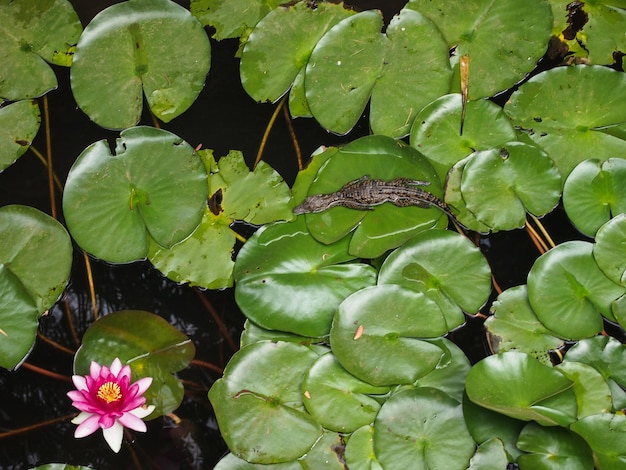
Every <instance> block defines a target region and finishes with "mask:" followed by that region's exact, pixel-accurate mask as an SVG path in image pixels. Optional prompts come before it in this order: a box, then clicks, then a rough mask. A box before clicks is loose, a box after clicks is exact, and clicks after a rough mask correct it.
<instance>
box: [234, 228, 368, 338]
mask: <svg viewBox="0 0 626 470" xmlns="http://www.w3.org/2000/svg"><path fill="white" fill-rule="evenodd" d="M353 259H354V256H352V255H350V254H348V240H347V239H346V240H343V241H340V242H338V243H334V244H332V245H324V244H322V243H319V242H318V241H316V240H315V239H314V238H313V237H311V235H310V234H309V232H308V230H307V229H306V225H305V223H304V218H303V217H298V218H297V219H296V221H295V222H292V223H275V224H272V225H266V226H265V227H263V228H261V229H260V230H258V231H257V232H256V233H255V234H254V235H253V236H252V237H251V238H250V239H249V240H248V241H247V242H246V243H245V244H244V246H243V248H242V249H241V251H240V252H239V254H238V255H237V260H236V262H235V270H234V277H235V299H236V301H237V304H238V305H239V307H240V308H241V310H242V311H243V313H244V314H245V315H246V316H247V317H248V318H250V320H252V321H253V322H254V323H256V324H257V325H259V326H261V327H263V328H266V329H270V330H280V331H287V332H290V333H295V334H298V335H302V336H312V337H320V336H326V335H327V334H328V332H329V331H330V325H331V322H332V318H333V315H334V313H335V310H336V309H337V306H338V305H339V304H340V303H341V301H343V299H345V298H346V297H347V296H348V295H350V294H351V293H352V292H355V291H357V290H359V289H361V288H363V287H366V286H370V285H373V284H374V283H375V282H376V271H375V270H374V269H373V268H372V267H371V266H369V265H366V264H362V263H355V262H352V263H348V261H351V260H353Z"/></svg>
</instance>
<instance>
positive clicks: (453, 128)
mask: <svg viewBox="0 0 626 470" xmlns="http://www.w3.org/2000/svg"><path fill="white" fill-rule="evenodd" d="M462 119H463V109H462V98H461V95H460V94H451V95H445V96H442V97H440V98H437V99H436V100H435V101H433V102H432V103H429V104H428V105H426V106H424V107H423V108H422V110H421V111H420V112H419V114H418V115H417V117H416V118H415V121H414V123H413V127H411V147H413V148H415V149H417V150H419V151H420V152H421V153H422V154H424V156H425V157H426V158H428V160H429V161H430V163H431V164H432V166H433V167H434V168H435V170H436V171H437V175H439V179H440V180H441V181H445V180H446V175H447V174H448V171H449V170H450V168H452V166H453V165H454V164H455V163H457V162H459V161H461V160H462V159H464V158H465V157H467V156H468V155H470V154H471V153H473V152H476V151H479V150H489V149H492V148H500V147H501V146H502V145H504V144H505V143H506V142H510V141H513V140H515V139H516V135H515V130H514V129H513V126H512V125H511V121H509V119H508V117H507V116H506V114H504V111H503V110H502V108H501V107H500V106H498V105H496V104H495V103H493V102H492V101H489V100H476V101H469V102H468V103H467V107H466V110H465V119H464V121H463V123H461V120H462ZM461 125H462V126H463V132H462V133H461Z"/></svg>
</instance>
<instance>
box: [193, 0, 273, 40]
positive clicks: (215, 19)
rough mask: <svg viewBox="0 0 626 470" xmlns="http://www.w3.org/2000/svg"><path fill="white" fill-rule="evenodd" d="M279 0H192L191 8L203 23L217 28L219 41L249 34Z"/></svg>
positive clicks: (216, 37)
mask: <svg viewBox="0 0 626 470" xmlns="http://www.w3.org/2000/svg"><path fill="white" fill-rule="evenodd" d="M280 3H281V1H279V0H191V4H190V6H189V9H190V11H191V13H193V15H194V16H196V17H197V18H198V19H199V20H200V21H201V22H202V24H203V25H205V26H212V27H214V28H215V34H214V35H213V37H214V38H215V39H217V40H218V41H221V40H222V39H228V38H238V37H240V36H247V34H248V32H249V30H250V29H252V28H253V27H254V25H256V24H257V23H258V22H259V20H260V19H261V18H263V17H264V16H265V15H267V14H268V13H269V12H270V11H271V10H273V9H274V8H276V7H277V6H278V5H279V4H280Z"/></svg>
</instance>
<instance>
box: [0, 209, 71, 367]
mask: <svg viewBox="0 0 626 470" xmlns="http://www.w3.org/2000/svg"><path fill="white" fill-rule="evenodd" d="M71 266H72V244H71V241H70V238H69V235H68V234H67V232H66V231H65V228H63V226H62V225H61V224H60V223H58V222H57V221H56V220H54V219H53V218H52V217H50V216H48V215H46V214H44V213H43V212H40V211H38V210H37V209H34V208H32V207H28V206H21V205H11V206H4V207H2V208H0V367H4V368H6V369H12V368H14V367H15V366H17V365H18V364H19V363H20V362H21V361H22V360H23V359H24V358H25V356H26V355H27V354H28V353H29V351H30V349H31V348H32V346H33V344H34V342H35V336H36V332H37V326H38V324H39V323H38V320H39V317H40V316H41V314H42V313H44V312H45V311H46V310H48V309H49V308H50V307H52V305H54V303H55V302H56V301H57V300H58V298H59V297H60V295H61V293H62V292H63V290H64V289H65V286H66V284H67V281H68V278H69V275H70V269H71Z"/></svg>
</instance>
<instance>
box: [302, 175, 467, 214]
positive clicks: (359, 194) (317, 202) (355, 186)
mask: <svg viewBox="0 0 626 470" xmlns="http://www.w3.org/2000/svg"><path fill="white" fill-rule="evenodd" d="M429 184H430V183H429V182H428V181H419V180H412V179H409V178H396V179H394V180H391V181H383V180H376V179H371V178H369V177H368V176H362V177H361V178H359V179H356V180H354V181H350V182H349V183H347V184H346V185H345V186H344V187H342V188H341V189H340V190H339V191H335V192H334V193H331V194H317V195H315V196H309V197H307V198H306V199H305V200H304V202H303V203H302V204H300V205H299V206H297V207H295V208H294V210H293V212H294V214H306V213H309V212H323V211H325V210H327V209H330V208H331V207H335V206H344V207H348V208H350V209H357V210H367V209H371V208H372V207H373V206H378V205H380V204H383V203H385V202H391V203H392V204H394V205H396V206H398V207H406V206H417V207H423V208H428V207H436V208H438V209H441V210H442V211H444V212H445V213H446V214H448V215H450V216H452V217H453V218H454V217H455V216H454V214H453V213H452V210H451V209H450V207H449V206H448V204H446V203H445V202H443V201H442V200H441V199H439V198H438V197H437V196H434V195H433V194H431V193H429V192H428V191H424V190H423V189H422V188H418V187H417V186H428V185H429Z"/></svg>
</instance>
